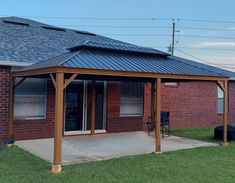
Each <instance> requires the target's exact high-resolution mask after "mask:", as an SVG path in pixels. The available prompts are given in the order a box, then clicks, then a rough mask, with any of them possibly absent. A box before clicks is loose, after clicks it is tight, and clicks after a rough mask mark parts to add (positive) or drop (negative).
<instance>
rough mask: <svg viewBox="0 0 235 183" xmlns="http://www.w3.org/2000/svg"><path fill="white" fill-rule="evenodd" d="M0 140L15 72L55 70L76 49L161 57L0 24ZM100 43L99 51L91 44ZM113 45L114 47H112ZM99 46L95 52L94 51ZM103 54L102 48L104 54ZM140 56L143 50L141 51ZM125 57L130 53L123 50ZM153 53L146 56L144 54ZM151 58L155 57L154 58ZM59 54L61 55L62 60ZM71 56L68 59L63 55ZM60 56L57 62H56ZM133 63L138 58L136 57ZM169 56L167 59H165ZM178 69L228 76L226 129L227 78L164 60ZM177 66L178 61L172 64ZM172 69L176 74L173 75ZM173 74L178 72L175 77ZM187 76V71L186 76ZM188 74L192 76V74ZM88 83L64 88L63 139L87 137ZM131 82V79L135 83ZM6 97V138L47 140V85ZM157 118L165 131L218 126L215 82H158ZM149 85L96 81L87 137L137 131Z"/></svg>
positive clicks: (50, 102) (24, 82)
mask: <svg viewBox="0 0 235 183" xmlns="http://www.w3.org/2000/svg"><path fill="white" fill-rule="evenodd" d="M0 35H1V37H2V38H3V39H1V44H0V93H1V94H0V97H1V101H0V104H1V105H0V140H6V139H7V138H8V129H9V113H10V82H11V78H10V74H11V72H14V71H15V70H17V69H21V68H28V67H31V66H32V68H33V67H34V66H33V65H34V64H36V65H37V63H39V64H41V65H40V66H43V62H45V61H44V60H47V59H49V60H50V59H52V60H50V64H55V62H58V61H57V60H53V59H54V58H57V56H58V58H60V59H62V58H67V59H68V58H70V56H74V55H72V54H71V53H68V52H69V50H68V49H69V48H72V49H70V51H74V50H73V49H75V51H76V47H77V46H78V45H82V46H83V47H89V46H90V47H91V45H88V44H90V43H93V45H92V46H93V48H94V47H96V46H97V44H98V46H100V45H101V46H100V47H101V48H102V49H103V50H105V49H107V48H106V47H107V45H109V46H110V45H112V46H117V45H118V48H112V49H116V50H118V51H120V50H122V51H123V50H124V51H127V50H125V49H127V48H128V49H129V48H131V49H132V48H135V49H140V50H137V51H136V50H131V53H132V52H138V54H137V56H138V55H139V54H140V55H141V54H147V53H149V52H151V53H150V54H158V55H160V57H162V56H166V57H168V54H166V53H163V52H160V51H157V50H154V51H153V49H149V50H148V49H147V48H142V47H137V46H135V45H131V44H128V43H123V42H121V41H117V40H113V39H110V38H106V37H103V36H99V35H96V34H93V33H89V32H85V31H77V30H70V29H65V28H58V27H54V26H50V25H46V24H43V23H39V22H35V21H32V20H28V19H22V18H17V17H7V18H1V19H0ZM99 44H100V45H99ZM120 45H121V46H120ZM102 46H103V47H102ZM108 49H110V48H108ZM146 49H147V50H146ZM129 51H130V50H129ZM152 52H154V53H152ZM155 52H156V53H155ZM63 54H65V55H66V54H67V55H66V56H64V55H63ZM70 54H71V55H70ZM60 55H62V56H60ZM139 57H141V56H139ZM169 57H170V56H169ZM172 59H175V62H177V63H179V65H180V66H182V68H181V69H185V70H186V67H191V69H192V70H194V68H195V69H198V70H197V72H199V71H200V72H201V73H203V74H204V72H205V75H206V74H207V73H206V72H210V74H212V75H213V74H215V76H218V77H219V76H220V75H221V76H227V77H230V78H231V79H230V81H229V91H228V93H229V106H228V107H229V113H228V116H229V118H228V120H229V123H232V122H233V119H234V117H235V103H234V102H233V101H235V98H234V97H235V82H233V80H232V78H233V77H235V74H234V73H233V72H230V71H225V70H222V69H218V68H215V67H211V66H207V65H204V64H200V63H196V62H193V61H190V60H186V59H182V58H178V57H174V58H173V57H172ZM178 59H180V60H178ZM178 69H179V68H176V70H178ZM180 72H181V71H180ZM185 72H186V71H185ZM187 72H188V71H187ZM195 72H196V71H195ZM92 79H93V78H92V77H90V78H89V77H88V78H86V79H82V77H81V78H80V79H76V80H74V81H73V82H71V83H70V85H68V86H67V88H66V90H65V95H64V101H65V102H64V114H63V117H64V120H63V121H64V124H63V135H78V134H89V133H91V120H92V119H91V117H90V113H91V110H92V109H91V108H92V100H91V98H92V81H91V80H92ZM135 81H136V80H135ZM15 83H16V85H17V87H16V89H15V95H14V123H13V130H14V139H15V140H22V139H35V138H48V137H53V136H54V123H55V88H54V86H53V80H52V79H51V78H46V79H45V78H40V77H39V78H26V79H22V78H16V80H15ZM161 85H162V95H161V98H162V103H161V108H162V111H169V112H170V123H171V126H172V128H182V127H205V126H214V125H218V124H222V122H223V94H222V92H221V91H220V89H218V85H217V84H216V82H210V81H184V80H182V81H178V80H169V81H168V80H167V79H166V80H164V81H163V82H162V84H161ZM151 87H152V86H151V83H150V82H149V81H145V80H143V81H142V80H141V79H140V80H139V81H138V82H133V80H125V79H124V80H122V79H120V81H116V80H115V79H112V78H111V79H110V80H104V81H103V80H102V78H101V79H100V80H99V81H98V82H96V113H95V133H105V132H107V133H113V132H126V131H139V130H144V129H145V125H144V121H146V120H147V118H148V117H149V116H151V100H152V99H151Z"/></svg>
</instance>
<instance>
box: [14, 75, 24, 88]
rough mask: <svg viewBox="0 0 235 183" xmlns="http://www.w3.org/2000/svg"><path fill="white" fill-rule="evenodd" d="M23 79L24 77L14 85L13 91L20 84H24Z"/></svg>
mask: <svg viewBox="0 0 235 183" xmlns="http://www.w3.org/2000/svg"><path fill="white" fill-rule="evenodd" d="M25 79H26V77H24V78H22V79H21V80H20V81H19V82H18V83H15V85H14V86H13V87H14V89H16V88H17V87H18V86H19V85H20V84H21V83H22V82H24V80H25Z"/></svg>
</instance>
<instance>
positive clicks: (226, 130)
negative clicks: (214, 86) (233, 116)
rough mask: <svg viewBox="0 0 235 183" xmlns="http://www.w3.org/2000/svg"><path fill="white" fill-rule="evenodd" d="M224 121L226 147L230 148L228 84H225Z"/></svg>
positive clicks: (224, 143)
mask: <svg viewBox="0 0 235 183" xmlns="http://www.w3.org/2000/svg"><path fill="white" fill-rule="evenodd" d="M223 118H224V119H223V121H224V142H223V145H224V146H228V139H227V134H228V126H227V125H228V82H227V81H225V82H224V116H223Z"/></svg>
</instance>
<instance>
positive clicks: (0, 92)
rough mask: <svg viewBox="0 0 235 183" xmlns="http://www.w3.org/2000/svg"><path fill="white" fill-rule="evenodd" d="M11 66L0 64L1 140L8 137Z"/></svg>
mask: <svg viewBox="0 0 235 183" xmlns="http://www.w3.org/2000/svg"><path fill="white" fill-rule="evenodd" d="M10 70H11V68H10V67H7V66H0V141H6V140H7V137H8V121H9V102H10V96H9V94H10Z"/></svg>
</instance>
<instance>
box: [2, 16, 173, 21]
mask: <svg viewBox="0 0 235 183" xmlns="http://www.w3.org/2000/svg"><path fill="white" fill-rule="evenodd" d="M0 16H11V15H0ZM20 17H25V18H39V19H73V20H121V21H131V20H134V21H135V20H141V21H146V20H149V21H153V20H172V18H157V17H153V18H151V17H149V18H147V17H146V18H145V17H133V18H124V17H112V18H110V17H62V16H28V15H20Z"/></svg>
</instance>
